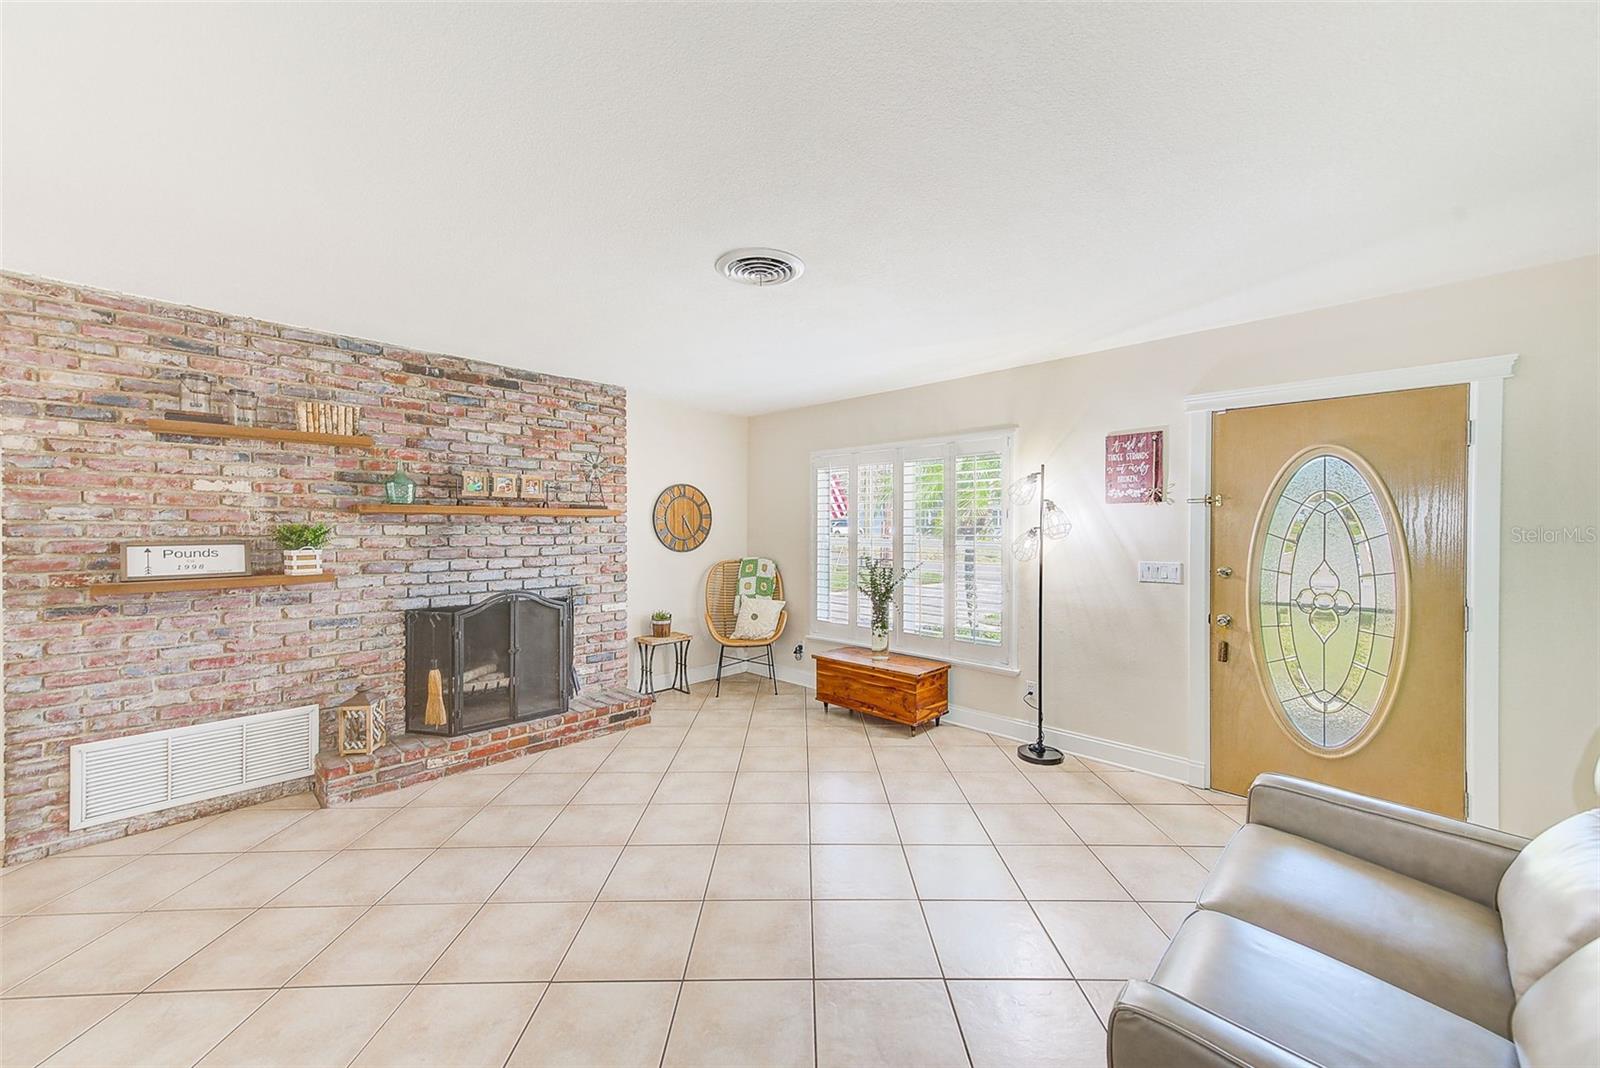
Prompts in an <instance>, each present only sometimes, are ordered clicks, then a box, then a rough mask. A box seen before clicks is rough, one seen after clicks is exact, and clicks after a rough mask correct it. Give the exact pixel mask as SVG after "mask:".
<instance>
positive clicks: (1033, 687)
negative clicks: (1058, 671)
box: [1022, 679, 1039, 700]
mask: <svg viewBox="0 0 1600 1068" xmlns="http://www.w3.org/2000/svg"><path fill="white" fill-rule="evenodd" d="M1038 693H1039V682H1038V680H1037V679H1029V680H1027V681H1026V682H1024V683H1023V684H1022V696H1023V699H1024V700H1032V699H1033V698H1034V697H1036V696H1037V695H1038Z"/></svg>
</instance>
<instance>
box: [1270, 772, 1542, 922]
mask: <svg viewBox="0 0 1600 1068" xmlns="http://www.w3.org/2000/svg"><path fill="white" fill-rule="evenodd" d="M1248 818H1249V821H1250V822H1251V823H1259V824H1261V825H1262V826H1264V827H1271V828H1273V829H1274V830H1279V831H1282V832H1284V833H1285V834H1292V835H1296V836H1298V837H1300V838H1307V839H1310V840H1311V841H1313V842H1318V843H1320V844H1322V845H1325V846H1327V847H1328V848H1329V849H1337V850H1338V851H1339V852H1341V853H1346V854H1348V855H1350V856H1353V857H1357V858H1359V859H1361V860H1365V861H1368V862H1369V863H1372V864H1377V865H1379V866H1380V867H1384V868H1388V869H1389V870H1390V871H1393V872H1398V873H1399V874H1401V875H1404V876H1407V877H1409V878H1412V879H1416V880H1418V881H1419V882H1424V883H1428V884H1429V885H1430V886H1437V887H1438V888H1439V889H1441V890H1448V891H1449V892H1450V893H1452V894H1458V895H1460V896H1461V897H1464V898H1468V899H1469V900H1472V901H1476V902H1477V903H1478V904H1480V905H1487V906H1488V907H1489V908H1494V907H1495V891H1496V890H1498V889H1499V887H1500V878H1501V876H1503V875H1505V873H1506V869H1507V868H1508V867H1510V866H1511V862H1512V861H1513V860H1515V859H1517V854H1518V853H1520V852H1521V851H1522V847H1523V846H1525V845H1527V844H1528V841H1527V839H1525V838H1519V837H1517V836H1516V835H1514V834H1506V833H1504V832H1503V831H1496V830H1491V829H1490V828H1488V827H1479V826H1478V825H1476V824H1473V823H1467V822H1465V821H1462V820H1453V819H1449V818H1447V817H1444V816H1436V815H1434V814H1433V813H1431V812H1423V811H1422V810H1421V809H1415V808H1407V807H1406V806H1404V805H1397V804H1394V803H1393V802H1390V801H1380V800H1378V799H1377V798H1375V797H1367V796H1365V795H1363V794H1355V793H1351V792H1349V791H1348V790H1338V789H1335V788H1334V787H1332V786H1324V785H1322V784H1321V783H1315V782H1310V781H1308V780H1305V779H1295V778H1290V777H1289V776H1287V775H1261V776H1258V777H1257V778H1256V781H1255V782H1254V783H1252V784H1251V786H1250V808H1249V817H1248Z"/></svg>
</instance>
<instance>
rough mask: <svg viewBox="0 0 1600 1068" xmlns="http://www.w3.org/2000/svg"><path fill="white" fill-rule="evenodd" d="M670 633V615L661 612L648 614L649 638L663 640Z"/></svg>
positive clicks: (669, 613) (666, 612) (663, 611)
mask: <svg viewBox="0 0 1600 1068" xmlns="http://www.w3.org/2000/svg"><path fill="white" fill-rule="evenodd" d="M671 633H672V613H671V612H668V611H665V610H662V611H656V612H651V613H650V636H651V637H652V638H665V637H666V636H667V635H669V634H671Z"/></svg>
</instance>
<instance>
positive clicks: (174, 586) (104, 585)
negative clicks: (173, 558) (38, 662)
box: [83, 571, 337, 597]
mask: <svg viewBox="0 0 1600 1068" xmlns="http://www.w3.org/2000/svg"><path fill="white" fill-rule="evenodd" d="M336 577H337V576H335V575H334V574H333V573H332V572H328V571H324V572H323V573H322V574H320V575H229V576H226V577H223V578H180V579H144V580H142V581H139V582H91V583H90V584H89V585H87V586H85V587H83V588H84V589H86V590H88V591H89V596H90V597H122V596H127V595H129V594H140V593H177V592H179V591H182V590H253V589H258V588H260V587H262V586H314V585H318V584H321V583H325V582H332V581H334V579H335V578H336Z"/></svg>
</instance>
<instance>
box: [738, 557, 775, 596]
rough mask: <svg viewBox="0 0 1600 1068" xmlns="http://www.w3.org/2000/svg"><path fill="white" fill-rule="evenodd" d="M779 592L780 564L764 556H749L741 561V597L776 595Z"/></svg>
mask: <svg viewBox="0 0 1600 1068" xmlns="http://www.w3.org/2000/svg"><path fill="white" fill-rule="evenodd" d="M777 592H778V565H777V564H775V563H773V562H772V561H771V560H768V559H767V558H766V557H764V556H747V557H745V558H744V559H743V560H740V561H739V596H740V597H769V598H770V597H775V596H777Z"/></svg>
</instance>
